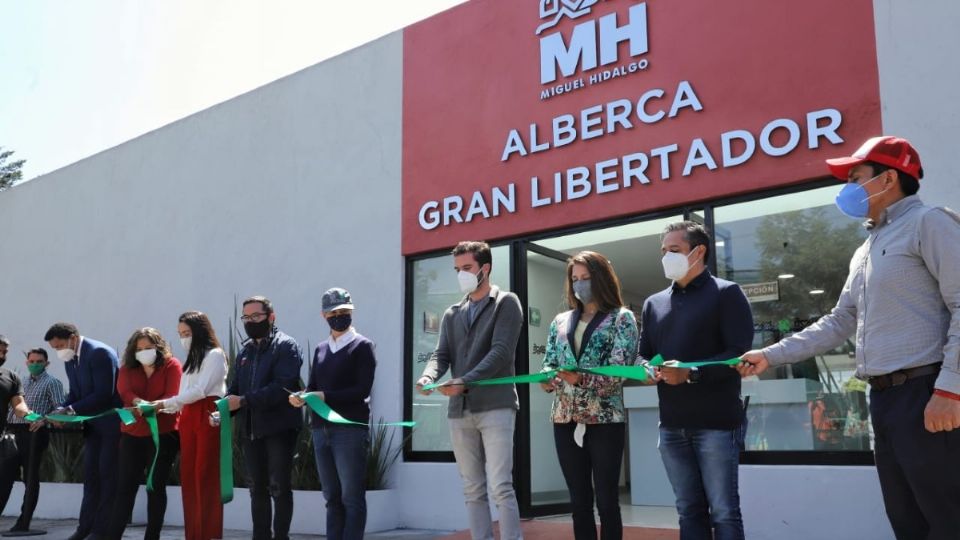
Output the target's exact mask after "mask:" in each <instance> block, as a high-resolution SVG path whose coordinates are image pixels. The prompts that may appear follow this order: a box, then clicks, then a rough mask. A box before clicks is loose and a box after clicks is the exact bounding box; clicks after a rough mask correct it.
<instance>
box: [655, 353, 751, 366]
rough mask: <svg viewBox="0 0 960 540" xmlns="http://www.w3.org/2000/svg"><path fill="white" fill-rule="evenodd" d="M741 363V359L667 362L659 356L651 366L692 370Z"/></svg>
mask: <svg viewBox="0 0 960 540" xmlns="http://www.w3.org/2000/svg"><path fill="white" fill-rule="evenodd" d="M668 362H669V365H668ZM741 362H742V360H740V358H730V359H728V360H708V361H705V362H675V361H670V360H666V361H665V360H664V359H663V356H660V355H659V354H658V355H656V356H654V357H653V358H652V359H651V360H650V365H651V366H653V367H672V368H682V369H690V368H698V367H703V366H735V365H737V364H739V363H741Z"/></svg>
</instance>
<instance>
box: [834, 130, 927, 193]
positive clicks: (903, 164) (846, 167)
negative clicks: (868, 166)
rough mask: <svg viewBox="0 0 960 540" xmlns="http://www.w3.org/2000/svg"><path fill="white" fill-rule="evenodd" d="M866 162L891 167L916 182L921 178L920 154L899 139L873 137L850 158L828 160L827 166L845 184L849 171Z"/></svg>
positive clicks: (903, 140) (905, 141)
mask: <svg viewBox="0 0 960 540" xmlns="http://www.w3.org/2000/svg"><path fill="white" fill-rule="evenodd" d="M867 161H873V162H875V163H879V164H881V165H886V166H887V167H892V168H894V169H897V170H898V171H902V172H904V173H906V174H909V175H910V176H912V177H914V178H916V179H918V180H919V179H921V178H923V167H922V166H921V165H920V154H918V153H917V150H916V149H915V148H914V147H913V145H911V144H910V141H908V140H906V139H901V138H900V137H890V136H886V137H874V138H872V139H869V140H868V141H867V142H865V143H863V144H862V145H860V148H858V149H857V151H856V152H854V153H853V155H852V156H850V157H842V158H834V159H828V160H827V166H828V167H830V172H831V173H832V174H833V175H834V176H836V177H837V178H839V179H841V180H843V181H844V182H846V181H847V178H848V175H849V173H850V169H852V168H853V167H856V166H857V165H860V164H862V163H864V162H867Z"/></svg>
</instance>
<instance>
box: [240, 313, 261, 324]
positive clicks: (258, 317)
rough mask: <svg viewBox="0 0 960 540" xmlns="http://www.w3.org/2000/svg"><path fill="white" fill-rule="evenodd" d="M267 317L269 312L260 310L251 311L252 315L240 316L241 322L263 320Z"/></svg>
mask: <svg viewBox="0 0 960 540" xmlns="http://www.w3.org/2000/svg"><path fill="white" fill-rule="evenodd" d="M266 318H267V314H266V313H264V312H262V311H260V312H257V313H251V314H250V315H244V316H243V317H240V321H241V322H262V321H263V320H264V319H266Z"/></svg>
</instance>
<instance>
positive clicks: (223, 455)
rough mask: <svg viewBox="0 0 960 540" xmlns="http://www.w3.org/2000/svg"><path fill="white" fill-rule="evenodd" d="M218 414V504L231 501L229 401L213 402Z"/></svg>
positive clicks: (231, 437) (231, 445)
mask: <svg viewBox="0 0 960 540" xmlns="http://www.w3.org/2000/svg"><path fill="white" fill-rule="evenodd" d="M214 405H216V406H217V412H218V413H219V414H220V503H221V504H227V503H228V502H230V501H232V500H233V426H232V425H231V422H230V401H229V400H228V399H227V398H223V399H218V400H217V401H215V402H214Z"/></svg>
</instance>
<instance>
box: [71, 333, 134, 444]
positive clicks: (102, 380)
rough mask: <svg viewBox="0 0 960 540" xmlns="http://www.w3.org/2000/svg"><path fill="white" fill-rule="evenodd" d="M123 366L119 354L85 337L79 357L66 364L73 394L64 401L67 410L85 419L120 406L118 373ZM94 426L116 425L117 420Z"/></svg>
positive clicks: (118, 425)
mask: <svg viewBox="0 0 960 540" xmlns="http://www.w3.org/2000/svg"><path fill="white" fill-rule="evenodd" d="M119 364H120V361H119V359H118V358H117V352H116V351H114V350H113V349H112V348H111V347H109V346H107V345H105V344H103V343H100V342H99V341H96V340H93V339H90V338H88V337H84V338H83V341H82V342H81V344H80V357H79V358H75V359H74V360H72V361H70V362H66V363H65V364H64V368H65V369H66V371H67V380H68V381H69V383H70V391H69V392H68V393H67V399H66V401H64V402H63V406H64V407H73V410H74V412H76V413H77V414H79V415H83V416H92V415H95V414H100V413H102V412H104V411H106V410H108V409H112V408H114V407H120V406H121V401H120V396H119V395H118V394H117V370H118V366H119ZM90 424H91V426H93V427H97V426H101V425H102V426H106V425H107V424H110V425H115V426H116V427H117V429H119V427H120V423H119V421H118V420H117V417H109V416H108V417H104V418H102V419H98V420H94V421H92V422H90Z"/></svg>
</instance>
